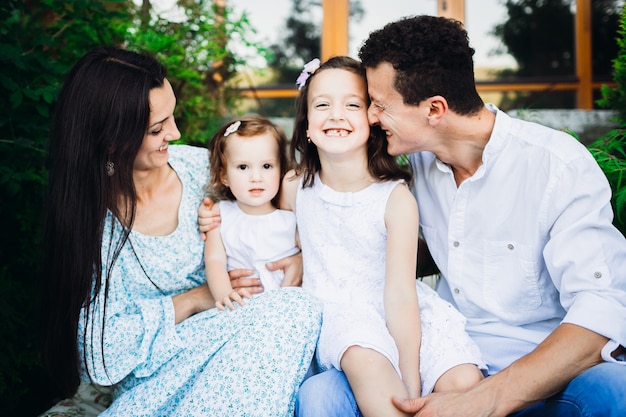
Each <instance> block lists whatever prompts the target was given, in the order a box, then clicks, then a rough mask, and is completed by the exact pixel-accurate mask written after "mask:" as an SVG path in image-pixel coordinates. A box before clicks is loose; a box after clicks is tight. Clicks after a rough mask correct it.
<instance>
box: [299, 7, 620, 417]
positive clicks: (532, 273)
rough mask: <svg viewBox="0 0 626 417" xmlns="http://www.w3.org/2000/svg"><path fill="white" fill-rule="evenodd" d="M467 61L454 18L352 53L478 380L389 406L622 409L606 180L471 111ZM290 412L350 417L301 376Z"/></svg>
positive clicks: (536, 136) (614, 234)
mask: <svg viewBox="0 0 626 417" xmlns="http://www.w3.org/2000/svg"><path fill="white" fill-rule="evenodd" d="M473 53H474V50H473V49H472V48H471V47H470V46H469V43H468V39H467V33H466V32H465V30H464V29H463V27H462V25H461V24H460V23H459V22H455V21H452V20H449V19H446V18H441V17H433V16H419V17H414V18H406V19H402V20H399V21H397V22H394V23H391V24H389V25H387V26H385V27H384V28H383V29H381V30H379V31H376V32H373V33H372V34H370V36H369V38H368V39H367V40H366V41H365V43H364V44H363V46H362V47H361V50H360V52H359V57H360V59H361V60H362V62H363V64H364V65H365V67H366V70H367V79H368V84H369V86H368V89H369V94H370V97H371V100H372V103H371V106H370V108H369V118H370V122H371V123H372V124H378V125H380V126H381V127H382V128H383V129H384V130H385V131H386V132H387V138H388V142H389V145H388V149H389V152H390V153H391V154H394V155H400V154H411V155H410V156H409V160H410V162H411V165H412V167H413V169H414V185H413V191H414V194H415V197H416V198H417V201H418V205H419V209H420V227H421V231H422V233H423V236H424V238H425V240H426V242H427V244H428V247H429V249H430V251H431V254H432V256H433V259H434V260H435V262H436V263H437V266H438V267H439V269H440V271H441V282H440V283H439V285H438V289H437V290H438V292H439V294H440V295H441V296H442V297H443V298H445V299H446V300H448V301H450V302H451V303H452V304H453V305H454V306H456V307H457V308H458V309H459V310H460V311H461V312H462V313H463V314H464V315H465V316H466V317H467V331H468V332H469V334H470V336H472V338H473V339H474V340H475V341H476V342H477V343H478V345H479V347H480V348H481V351H482V353H483V356H484V359H485V361H486V362H487V364H488V365H489V374H490V376H489V377H488V378H485V379H484V380H483V381H482V382H481V383H479V384H478V385H476V386H475V387H474V388H472V389H471V390H469V391H467V392H463V393H438V394H431V395H428V396H426V397H423V398H417V399H394V403H395V404H396V407H398V408H399V409H400V410H402V411H404V412H407V413H411V414H413V413H417V414H415V415H418V416H420V415H426V414H427V415H437V416H454V417H461V416H506V415H514V416H540V415H541V416H543V415H549V416H566V415H567V416H617V415H619V416H623V415H626V368H624V367H623V364H624V359H625V358H624V346H625V345H626V240H625V239H624V236H623V235H622V234H621V233H620V232H619V231H618V230H617V229H616V228H615V227H614V226H613V225H612V224H611V223H612V219H613V212H612V209H611V205H610V198H611V190H610V187H609V184H608V182H607V180H606V177H605V176H604V174H603V173H602V171H601V169H600V168H599V167H598V165H597V163H596V162H595V160H594V159H593V157H592V156H591V155H590V154H589V152H588V151H587V150H586V149H585V148H584V146H583V145H581V144H580V143H579V142H578V141H577V140H575V139H574V138H572V137H571V136H570V135H568V134H566V133H563V132H559V131H556V130H553V129H549V128H547V127H544V126H540V125H537V124H533V123H528V122H524V121H521V120H517V119H513V118H511V117H509V116H508V115H506V114H505V113H503V112H501V111H500V110H498V109H497V108H496V107H495V106H491V105H487V106H485V105H484V103H483V102H482V99H481V98H480V97H479V95H478V93H477V92H476V87H475V81H474V74H473V61H472V56H473ZM325 387H329V388H325ZM330 387H332V388H330ZM331 389H332V390H334V392H330V390H331ZM338 392H339V393H338ZM320 402H321V403H324V404H325V405H324V406H323V407H320V406H319V404H320ZM322 408H324V409H323V410H322ZM348 410H350V411H348ZM298 413H299V414H298V415H299V416H301V417H309V416H315V415H320V416H321V415H324V416H331V415H343V416H345V415H360V414H359V411H358V409H357V408H356V404H355V403H354V401H353V398H352V396H351V393H350V391H349V386H348V385H347V384H346V383H345V381H344V377H343V375H341V373H339V372H334V373H323V374H319V375H316V376H314V377H311V378H309V379H307V380H306V381H305V382H304V384H303V386H302V388H301V391H300V394H299V398H298Z"/></svg>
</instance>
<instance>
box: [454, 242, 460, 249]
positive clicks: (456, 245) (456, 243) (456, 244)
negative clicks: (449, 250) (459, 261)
mask: <svg viewBox="0 0 626 417" xmlns="http://www.w3.org/2000/svg"><path fill="white" fill-rule="evenodd" d="M459 245H460V243H459V242H454V243H453V244H452V246H454V247H455V248H458V247H459Z"/></svg>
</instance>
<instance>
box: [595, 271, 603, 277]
mask: <svg viewBox="0 0 626 417" xmlns="http://www.w3.org/2000/svg"><path fill="white" fill-rule="evenodd" d="M593 276H594V277H595V278H602V272H596V273H594V274H593Z"/></svg>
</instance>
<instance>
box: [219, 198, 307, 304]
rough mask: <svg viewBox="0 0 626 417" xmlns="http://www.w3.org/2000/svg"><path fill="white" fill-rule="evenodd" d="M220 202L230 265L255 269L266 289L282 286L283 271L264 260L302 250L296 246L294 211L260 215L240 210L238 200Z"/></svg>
mask: <svg viewBox="0 0 626 417" xmlns="http://www.w3.org/2000/svg"><path fill="white" fill-rule="evenodd" d="M219 204H220V217H221V219H222V221H221V224H220V232H221V235H222V242H223V243H224V248H225V249H226V265H227V269H228V270H229V271H230V270H233V269H241V268H250V269H254V270H255V271H256V274H255V275H258V277H259V278H260V279H261V283H262V284H263V287H264V288H265V291H268V290H272V289H276V288H279V287H280V284H281V283H282V281H283V277H284V274H283V271H281V270H278V271H268V270H267V268H266V267H265V264H266V263H267V262H273V261H277V260H279V259H283V258H286V257H287V256H291V255H295V254H296V253H298V252H300V249H298V247H297V246H296V217H295V215H294V213H293V212H291V211H287V210H274V211H273V212H271V213H268V214H263V215H258V216H257V215H250V214H246V213H244V212H243V211H241V209H240V208H239V206H238V205H237V202H235V201H220V203H219ZM262 294H263V293H262Z"/></svg>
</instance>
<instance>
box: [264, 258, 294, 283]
mask: <svg viewBox="0 0 626 417" xmlns="http://www.w3.org/2000/svg"><path fill="white" fill-rule="evenodd" d="M265 267H266V268H267V269H268V270H270V271H277V270H279V269H282V270H283V271H284V272H285V277H284V278H283V282H282V284H281V285H280V286H281V287H300V286H301V285H302V253H301V252H300V253H296V254H295V255H291V256H289V257H287V258H283V259H279V260H278V261H275V262H269V263H267V264H265Z"/></svg>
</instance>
